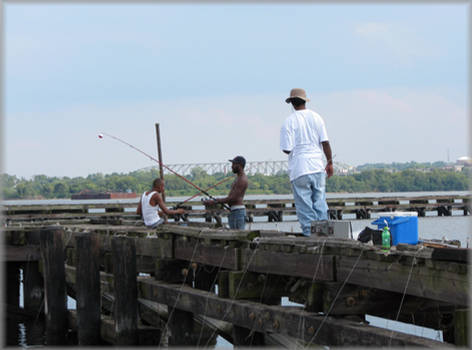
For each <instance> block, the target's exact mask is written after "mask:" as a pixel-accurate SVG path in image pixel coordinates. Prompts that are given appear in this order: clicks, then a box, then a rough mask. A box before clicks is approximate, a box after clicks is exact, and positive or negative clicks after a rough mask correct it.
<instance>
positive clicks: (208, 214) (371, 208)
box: [3, 195, 471, 224]
mask: <svg viewBox="0 0 472 350" xmlns="http://www.w3.org/2000/svg"><path fill="white" fill-rule="evenodd" d="M137 201H138V199H137V200H136V202H127V203H123V202H121V203H120V202H116V203H110V202H103V203H85V204H84V203H80V204H78V203H73V202H71V203H70V204H53V205H47V204H46V205H45V204H37V205H23V204H22V205H4V206H3V214H4V215H5V216H6V220H7V221H9V222H14V221H27V220H41V221H46V220H50V221H52V222H53V221H54V220H56V219H61V220H65V219H71V220H72V221H74V222H76V220H79V219H83V220H90V219H93V218H94V217H101V218H103V217H109V221H110V222H112V221H113V218H116V220H121V222H124V223H126V222H135V221H137V220H139V219H140V218H139V217H138V216H137V215H136V214H135V212H136V207H137ZM244 203H245V205H246V211H247V218H248V221H249V222H254V221H255V220H258V219H261V220H264V219H265V220H267V221H268V222H282V221H295V220H296V217H295V215H296V209H295V203H294V201H293V199H292V198H290V199H261V200H245V201H244ZM173 204H176V203H173V202H168V203H167V205H168V206H172V205H173ZM328 207H329V216H330V219H334V220H341V219H343V218H344V215H346V214H347V215H350V219H370V218H371V215H372V214H375V213H378V212H386V211H387V212H391V211H415V212H417V213H418V216H419V217H423V216H426V213H427V212H430V213H433V215H438V216H452V215H453V212H454V211H455V212H456V213H457V212H459V213H460V214H461V215H469V214H470V208H471V207H470V196H468V195H439V196H433V195H430V196H417V197H401V196H395V197H359V198H350V197H345V198H330V199H328ZM183 208H185V209H186V210H187V212H188V213H187V214H185V215H184V216H182V217H180V220H182V221H188V220H190V221H192V220H195V219H204V221H205V222H210V223H211V222H216V223H219V224H221V222H222V218H223V217H225V216H227V214H228V212H227V211H226V210H224V209H223V208H222V207H221V206H218V205H214V206H208V207H205V206H203V204H202V202H201V201H189V202H186V203H185V204H184V205H183ZM455 215H457V214H455ZM256 218H257V219H256Z"/></svg>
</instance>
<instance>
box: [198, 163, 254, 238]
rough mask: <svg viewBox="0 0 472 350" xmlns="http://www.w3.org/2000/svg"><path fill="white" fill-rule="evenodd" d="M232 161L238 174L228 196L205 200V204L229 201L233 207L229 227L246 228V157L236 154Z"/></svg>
mask: <svg viewBox="0 0 472 350" xmlns="http://www.w3.org/2000/svg"><path fill="white" fill-rule="evenodd" d="M229 161H230V162H231V163H233V164H232V165H231V170H232V171H233V173H235V174H236V175H237V177H236V180H234V182H233V184H232V185H231V190H230V191H229V194H228V197H225V198H217V199H216V200H211V199H210V200H206V201H203V203H204V204H205V205H211V204H215V203H228V204H229V205H230V207H231V212H230V214H229V216H228V224H229V228H233V229H238V230H244V228H245V227H246V207H245V206H244V204H243V198H244V194H245V193H246V189H247V186H248V180H247V176H246V174H245V173H244V166H245V165H246V159H244V157H241V156H236V157H234V159H230V160H229Z"/></svg>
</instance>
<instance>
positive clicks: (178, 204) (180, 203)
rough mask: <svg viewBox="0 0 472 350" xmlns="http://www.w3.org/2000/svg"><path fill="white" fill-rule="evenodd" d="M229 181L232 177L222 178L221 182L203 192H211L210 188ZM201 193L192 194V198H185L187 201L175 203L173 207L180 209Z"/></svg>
mask: <svg viewBox="0 0 472 350" xmlns="http://www.w3.org/2000/svg"><path fill="white" fill-rule="evenodd" d="M230 179H232V177H230V176H228V177H226V178H224V179H223V180H221V181H219V182H217V183H216V184H214V185H212V186H210V187H208V188H207V189H206V190H205V191H209V190H211V189H212V188H214V187H216V186H218V185H221V184H222V183H223V182H226V181H228V180H230ZM201 193H203V192H198V193H197V194H194V195H193V196H192V197H189V198H187V199H186V200H184V201H183V202H179V203H177V204H176V205H175V207H176V208H178V207H180V206H181V205H183V204H184V203H187V202H188V201H189V200H191V199H194V198H195V197H196V196H198V195H199V194H201Z"/></svg>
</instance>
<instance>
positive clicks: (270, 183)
mask: <svg viewBox="0 0 472 350" xmlns="http://www.w3.org/2000/svg"><path fill="white" fill-rule="evenodd" d="M470 175H471V171H470V170H469V169H464V170H463V171H461V172H455V171H450V170H442V169H433V170H432V171H429V172H421V171H417V170H412V169H407V170H403V171H398V172H393V173H392V172H388V171H385V170H383V169H369V170H364V171H362V172H359V173H356V174H352V175H342V176H340V175H334V176H332V177H331V178H330V179H329V180H327V182H326V190H327V192H406V191H464V190H468V189H469V188H470V187H469V185H470V180H469V179H470ZM227 176H231V174H223V173H216V174H212V175H210V174H207V173H206V172H205V171H204V170H202V169H201V168H194V169H193V170H192V171H191V173H190V174H189V175H187V176H186V178H187V179H188V180H190V181H191V182H193V183H195V184H196V185H197V186H198V187H200V188H202V189H207V188H209V187H211V186H212V185H214V184H216V183H217V182H219V181H221V180H223V179H224V178H226V177H227ZM156 177H159V174H158V170H157V169H150V170H137V171H133V172H130V173H128V174H121V173H112V174H106V175H103V174H101V173H97V174H92V175H88V176H87V177H73V178H70V177H49V176H46V175H35V176H34V177H33V178H32V179H29V180H28V179H24V178H18V177H17V176H15V175H8V174H1V181H2V194H3V199H34V198H38V199H39V198H45V199H52V198H70V196H71V195H72V194H77V193H79V192H82V191H92V192H136V193H138V194H141V193H142V192H144V191H147V190H149V189H150V187H151V183H152V181H153V180H154V179H155V178H156ZM248 178H249V187H248V190H247V193H248V194H289V193H292V190H291V186H290V181H289V177H288V175H287V173H286V172H279V173H278V174H276V175H272V176H267V175H262V174H255V175H249V176H248ZM231 183H232V181H231V180H229V181H226V182H224V183H222V184H221V185H219V186H217V187H216V188H213V189H211V190H209V191H208V192H209V193H210V194H212V195H225V194H227V193H228V191H229V189H230V186H231ZM165 186H166V187H165V189H166V194H167V196H192V195H194V194H196V193H197V192H198V191H197V190H196V189H195V188H194V187H192V186H191V185H190V184H188V183H186V182H185V181H183V180H182V179H180V178H179V177H177V176H176V175H166V176H165Z"/></svg>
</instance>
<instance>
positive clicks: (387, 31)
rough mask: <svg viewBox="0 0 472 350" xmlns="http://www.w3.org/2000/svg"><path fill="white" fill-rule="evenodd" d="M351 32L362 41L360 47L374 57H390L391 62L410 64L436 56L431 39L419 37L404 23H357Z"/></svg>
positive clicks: (423, 35)
mask: <svg viewBox="0 0 472 350" xmlns="http://www.w3.org/2000/svg"><path fill="white" fill-rule="evenodd" d="M353 31H354V34H355V35H356V37H357V38H359V39H360V40H362V41H361V45H364V46H365V47H366V49H368V50H369V51H370V52H372V54H373V55H374V56H375V55H377V54H380V55H386V57H388V56H392V57H391V60H392V61H393V62H397V63H402V64H411V63H412V62H413V60H415V59H418V58H421V57H435V56H437V55H438V53H437V52H436V51H435V50H434V48H433V47H432V46H431V42H432V38H431V37H427V36H425V33H423V34H422V35H420V34H419V33H418V32H417V30H413V28H411V27H410V26H408V25H407V24H404V23H387V22H363V23H358V24H357V25H356V26H355V27H354V29H353ZM389 61H390V59H389Z"/></svg>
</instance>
